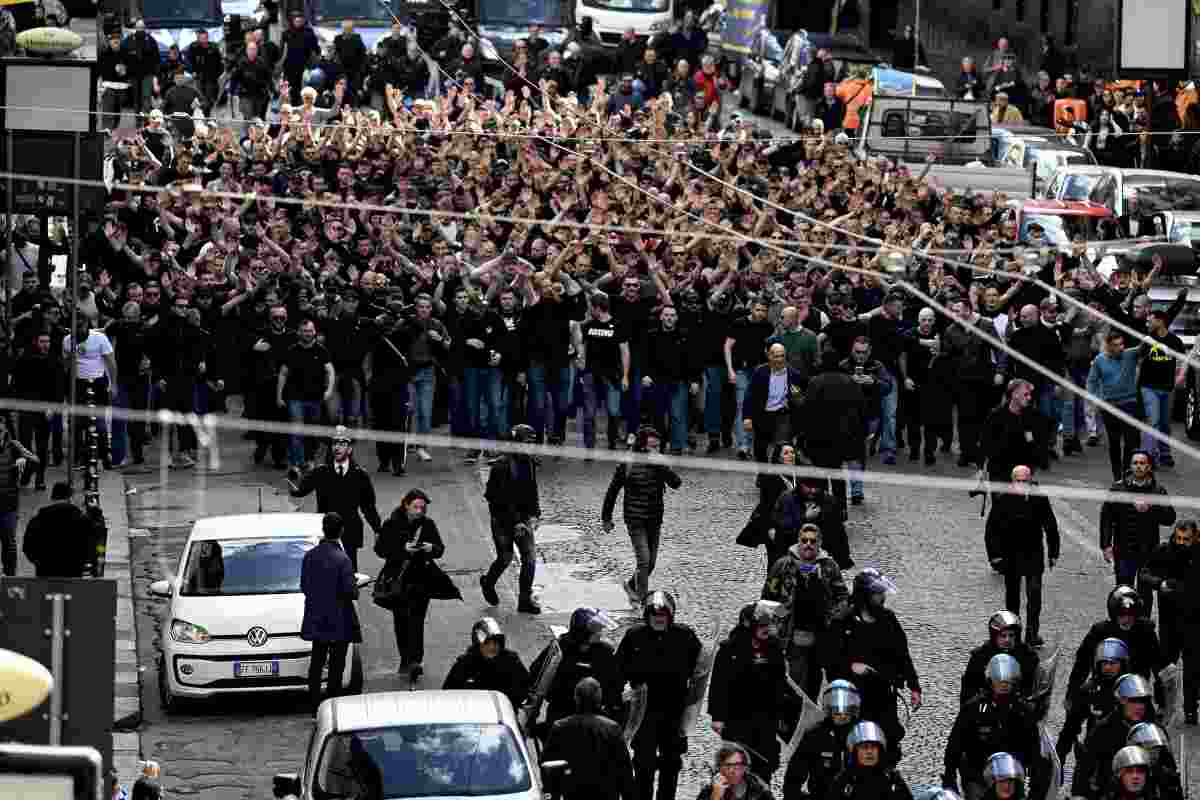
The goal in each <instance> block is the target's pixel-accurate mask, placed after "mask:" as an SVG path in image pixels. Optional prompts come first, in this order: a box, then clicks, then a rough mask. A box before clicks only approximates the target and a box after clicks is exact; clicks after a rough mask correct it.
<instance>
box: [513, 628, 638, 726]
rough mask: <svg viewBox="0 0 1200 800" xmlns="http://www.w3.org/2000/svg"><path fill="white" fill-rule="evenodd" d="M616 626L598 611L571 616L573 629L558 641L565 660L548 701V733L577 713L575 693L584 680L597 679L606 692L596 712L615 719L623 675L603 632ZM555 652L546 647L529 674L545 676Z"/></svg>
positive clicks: (552, 685) (559, 668)
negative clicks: (560, 721)
mask: <svg viewBox="0 0 1200 800" xmlns="http://www.w3.org/2000/svg"><path fill="white" fill-rule="evenodd" d="M613 626H614V624H613V621H612V619H611V618H609V616H608V615H607V614H605V613H604V612H603V611H601V610H600V609H598V608H577V609H575V611H574V612H573V613H572V614H571V624H570V627H568V628H567V632H566V633H564V634H562V635H561V636H559V637H558V640H557V641H558V646H559V648H560V649H561V651H562V660H561V661H560V662H559V664H558V670H557V671H556V672H555V673H554V679H553V681H552V682H551V683H550V688H549V690H548V691H547V693H546V697H545V700H546V727H547V729H549V728H550V727H551V726H552V725H554V723H555V722H556V721H558V720H560V719H562V718H563V717H567V716H569V715H571V714H572V713H574V712H575V710H576V693H575V689H576V687H577V686H578V685H579V682H580V681H581V680H583V679H584V678H591V679H594V680H595V681H596V682H597V683H598V684H599V685H600V688H601V690H602V691H603V697H602V698H601V702H600V704H599V705H598V706H596V708H595V712H596V713H599V714H607V715H608V716H610V717H614V718H615V715H616V711H617V709H618V708H619V707H620V705H621V675H620V673H619V671H618V670H617V657H616V651H615V650H614V648H613V646H612V645H611V644H609V643H608V642H606V641H604V631H605V630H607V629H609V628H611V627H613ZM552 648H553V645H547V646H546V648H545V649H544V650H542V652H541V653H539V654H538V657H537V658H535V659H534V660H533V663H532V664H530V665H529V672H530V674H532V675H541V674H542V669H543V668H544V667H545V665H546V663H547V660H548V659H549V658H550V654H551V651H552Z"/></svg>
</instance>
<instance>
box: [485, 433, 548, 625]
mask: <svg viewBox="0 0 1200 800" xmlns="http://www.w3.org/2000/svg"><path fill="white" fill-rule="evenodd" d="M536 438H537V433H536V432H535V431H534V429H533V428H532V427H531V426H529V425H524V424H522V425H517V426H515V427H514V428H513V429H512V440H513V441H514V442H518V443H520V444H528V443H530V442H532V441H534V440H535V439H536ZM537 468H538V464H537V461H536V460H535V459H534V457H533V456H531V455H528V454H526V453H509V454H507V455H503V456H501V457H500V458H498V459H497V460H496V462H495V463H494V464H492V471H491V473H490V474H489V475H488V482H487V489H486V490H485V492H484V497H485V498H486V499H487V501H488V512H489V513H490V514H491V518H492V543H493V544H494V545H495V546H496V560H495V561H493V562H492V565H491V566H490V567H488V571H487V572H486V573H485V574H484V575H482V576H481V577H480V578H479V588H480V589H481V590H483V598H484V599H485V600H487V602H488V605H493V606H494V605H499V603H500V595H498V594H496V581H498V580H500V576H501V575H503V574H504V570H506V569H508V565H509V564H511V563H512V559H513V548H514V547H516V548H517V551H518V552H519V553H520V555H521V574H520V576H519V577H518V579H517V584H518V592H519V597H518V600H517V611H519V612H521V613H524V614H540V613H541V612H542V607H541V606H539V605H538V604H537V602H536V601H535V600H534V599H533V577H534V574H535V572H536V570H537V542H536V541H535V540H534V538H533V534H534V532H535V531H536V530H537V528H538V524H539V523H540V522H541V517H542V508H541V505H540V504H539V502H538V484H537Z"/></svg>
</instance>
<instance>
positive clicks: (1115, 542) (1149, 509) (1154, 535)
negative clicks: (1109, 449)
mask: <svg viewBox="0 0 1200 800" xmlns="http://www.w3.org/2000/svg"><path fill="white" fill-rule="evenodd" d="M1129 467H1130V469H1129V471H1128V472H1126V473H1125V477H1124V478H1122V479H1121V480H1119V481H1117V482H1116V483H1114V484H1113V485H1112V488H1110V489H1109V492H1111V493H1112V495H1113V496H1114V497H1116V496H1121V495H1125V496H1129V495H1133V496H1134V497H1132V498H1130V499H1129V500H1117V499H1113V500H1106V501H1105V503H1104V505H1102V506H1101V507H1100V549H1101V550H1103V551H1104V560H1105V561H1107V562H1109V563H1110V564H1112V565H1113V572H1114V574H1115V575H1116V583H1117V585H1121V584H1125V585H1128V586H1132V585H1134V581H1135V580H1136V581H1137V590H1138V594H1140V595H1141V600H1142V614H1143V616H1146V617H1152V616H1153V612H1154V593H1153V589H1152V588H1151V587H1150V586H1149V585H1148V584H1147V583H1146V582H1145V577H1144V576H1141V575H1139V574H1138V573H1139V571H1140V570H1141V568H1142V567H1144V566H1145V565H1146V559H1147V558H1148V557H1149V556H1150V553H1152V552H1153V551H1154V548H1156V547H1158V544H1159V532H1158V529H1159V526H1162V525H1174V524H1175V507H1174V506H1172V505H1171V503H1170V502H1169V501H1168V500H1167V499H1166V497H1167V490H1166V489H1164V488H1163V487H1162V486H1160V485H1159V483H1158V481H1157V480H1156V479H1155V477H1154V460H1153V459H1152V458H1151V457H1150V454H1149V453H1148V452H1146V451H1145V450H1134V451H1133V455H1132V457H1131V458H1130V463H1129Z"/></svg>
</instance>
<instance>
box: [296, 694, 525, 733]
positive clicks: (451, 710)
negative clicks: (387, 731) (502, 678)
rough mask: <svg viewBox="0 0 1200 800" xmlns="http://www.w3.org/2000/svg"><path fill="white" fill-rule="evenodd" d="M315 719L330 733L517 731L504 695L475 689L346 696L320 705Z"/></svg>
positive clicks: (510, 708) (513, 717)
mask: <svg viewBox="0 0 1200 800" xmlns="http://www.w3.org/2000/svg"><path fill="white" fill-rule="evenodd" d="M317 716H318V720H317V723H318V725H321V726H322V727H324V728H325V729H326V730H329V731H358V730H365V729H369V728H382V727H395V726H399V725H424V724H445V725H449V724H456V723H465V724H469V725H470V724H475V725H485V724H497V723H503V724H506V725H508V726H509V727H512V728H515V727H516V715H515V714H513V711H512V706H511V705H510V704H509V702H508V699H507V698H505V697H504V695H502V694H500V693H499V692H486V691H479V690H474V689H454V690H431V691H425V692H369V693H367V694H360V695H346V696H343V697H337V698H334V699H332V700H328V701H326V702H324V703H322V704H321V707H320V709H319V710H318V713H317Z"/></svg>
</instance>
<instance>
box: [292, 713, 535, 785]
mask: <svg viewBox="0 0 1200 800" xmlns="http://www.w3.org/2000/svg"><path fill="white" fill-rule="evenodd" d="M547 766H549V765H547ZM540 784H541V777H540V774H539V770H538V769H537V767H536V764H535V763H534V761H533V755H532V753H531V752H530V750H529V749H528V748H527V746H526V744H525V741H524V739H523V737H522V735H521V731H520V729H519V728H518V727H517V718H516V714H514V713H513V709H512V706H511V705H510V704H509V702H508V698H506V697H505V696H504V695H503V694H501V693H499V692H485V691H475V690H460V691H426V692H377V693H371V694H364V695H359V696H357V697H337V698H331V699H329V700H326V701H325V702H324V703H322V704H321V706H320V708H318V709H317V717H316V720H315V721H314V723H313V732H312V736H311V737H309V742H308V750H307V751H306V752H305V754H304V763H303V765H302V767H301V769H300V772H298V773H292V774H282V775H276V776H275V786H274V791H275V796H276V797H279V798H282V797H288V796H295V797H297V798H299V800H325V798H333V797H347V798H348V797H364V798H366V797H371V798H376V797H378V798H388V800H399V799H400V798H416V797H472V798H477V800H487V798H505V800H518V799H519V798H524V799H525V800H542V789H541V785H540Z"/></svg>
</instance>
